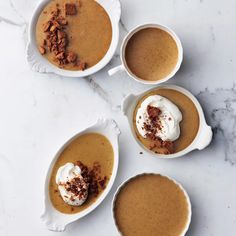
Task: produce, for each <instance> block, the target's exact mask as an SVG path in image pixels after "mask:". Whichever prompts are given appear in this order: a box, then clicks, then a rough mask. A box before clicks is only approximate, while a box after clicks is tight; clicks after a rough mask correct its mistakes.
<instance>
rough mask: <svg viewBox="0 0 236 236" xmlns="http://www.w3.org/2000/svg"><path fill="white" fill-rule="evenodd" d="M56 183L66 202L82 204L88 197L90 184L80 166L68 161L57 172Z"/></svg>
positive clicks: (76, 204) (73, 204) (74, 204)
mask: <svg viewBox="0 0 236 236" xmlns="http://www.w3.org/2000/svg"><path fill="white" fill-rule="evenodd" d="M56 183H57V185H58V189H59V192H60V194H61V197H62V199H63V200H64V202H65V203H67V204H69V205H72V206H80V205H82V204H83V203H84V202H85V201H86V199H87V197H88V185H87V184H86V183H85V181H84V178H83V176H82V175H81V169H80V167H79V166H77V165H74V164H73V163H66V164H65V165H64V166H61V167H60V168H59V169H58V171H57V174H56Z"/></svg>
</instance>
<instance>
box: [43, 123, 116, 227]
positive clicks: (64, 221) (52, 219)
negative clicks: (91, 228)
mask: <svg viewBox="0 0 236 236" xmlns="http://www.w3.org/2000/svg"><path fill="white" fill-rule="evenodd" d="M85 133H100V134H102V135H104V136H106V137H107V138H108V140H109V141H110V143H111V145H112V147H113V151H114V164H113V170H112V175H111V178H110V180H109V182H108V185H107V186H106V188H105V190H104V191H103V192H102V194H101V195H100V196H99V197H98V199H97V200H96V201H95V202H94V203H93V204H92V205H91V206H89V207H88V208H86V209H84V210H83V211H81V212H78V213H75V214H64V213H61V212H59V211H58V210H57V209H56V208H54V206H53V205H52V202H51V200H50V196H49V181H50V177H51V172H52V168H53V166H54V164H55V162H56V160H57V158H58V157H59V156H60V154H61V153H62V152H63V150H64V149H65V148H66V147H67V146H68V145H69V144H70V143H71V142H72V141H73V140H75V139H76V138H78V137H79V136H81V135H83V134H85ZM119 135H120V130H119V128H118V126H117V124H116V122H115V121H114V120H111V119H100V120H98V121H97V122H96V124H94V125H92V126H90V127H88V128H86V129H85V130H83V131H81V132H79V133H77V134H76V135H74V136H73V137H72V138H70V139H69V140H68V141H67V142H66V143H65V144H64V145H63V146H62V147H61V148H60V149H59V150H58V152H57V153H56V155H55V156H54V157H53V159H52V161H51V163H50V165H49V169H48V171H47V175H46V180H45V186H44V212H43V214H42V216H41V219H42V221H43V222H44V223H45V224H46V226H47V228H48V229H49V230H52V231H64V230H65V228H66V226H67V225H68V224H70V223H72V222H74V221H76V220H78V219H80V218H82V217H84V216H85V215H87V214H89V213H90V212H91V211H93V210H94V209H95V208H96V207H98V205H100V204H101V202H102V201H103V200H104V199H105V197H106V196H107V194H108V193H109V192H110V190H111V188H112V185H113V183H114V181H115V177H116V174H117V170H118V163H119V147H118V138H119Z"/></svg>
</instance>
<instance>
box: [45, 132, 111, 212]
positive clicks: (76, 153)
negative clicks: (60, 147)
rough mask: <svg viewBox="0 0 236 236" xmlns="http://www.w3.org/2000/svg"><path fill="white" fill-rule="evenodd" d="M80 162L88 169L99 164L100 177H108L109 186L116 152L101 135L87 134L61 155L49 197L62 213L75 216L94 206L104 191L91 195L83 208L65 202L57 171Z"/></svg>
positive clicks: (52, 179)
mask: <svg viewBox="0 0 236 236" xmlns="http://www.w3.org/2000/svg"><path fill="white" fill-rule="evenodd" d="M78 161H80V162H82V163H83V164H85V165H86V166H88V167H92V166H93V165H94V163H99V165H100V166H101V172H100V175H101V176H106V178H107V182H106V185H107V184H108V182H109V179H110V177H111V175H112V170H113V163H114V152H113V148H112V145H111V143H110V141H109V140H108V139H107V138H106V137H105V136H103V135H101V134H98V133H87V134H84V135H82V136H79V137H78V138H76V139H75V140H73V141H72V142H71V143H70V144H69V145H68V146H67V147H66V148H65V149H64V151H63V152H62V153H61V154H60V156H59V157H58V159H57V161H56V163H55V164H54V166H53V169H52V173H51V177H50V182H49V195H50V199H51V202H52V204H53V206H54V207H55V208H56V209H57V210H58V211H60V212H62V213H66V214H74V213H78V212H81V211H83V210H84V209H86V208H88V207H89V206H90V205H92V204H93V203H94V202H95V201H96V200H97V199H98V198H99V196H100V194H101V193H102V192H103V190H104V189H102V190H101V191H100V192H99V194H98V195H97V196H94V195H91V194H89V195H88V198H87V200H86V201H85V203H84V204H83V205H81V206H70V205H68V204H66V203H65V202H64V201H63V199H62V197H61V195H60V193H59V191H58V186H57V183H56V174H57V171H58V169H59V168H60V167H61V166H63V165H65V164H66V163H68V162H71V163H74V164H76V163H77V162H78Z"/></svg>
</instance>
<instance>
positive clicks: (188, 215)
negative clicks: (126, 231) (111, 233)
mask: <svg viewBox="0 0 236 236" xmlns="http://www.w3.org/2000/svg"><path fill="white" fill-rule="evenodd" d="M145 175H159V176H161V177H165V178H167V179H169V180H171V181H172V182H174V184H176V185H177V186H178V187H179V189H180V190H181V191H182V193H183V195H184V196H185V198H186V204H187V209H188V214H187V219H186V224H185V227H184V228H183V230H182V233H181V234H180V235H179V236H184V235H185V234H186V233H187V231H188V229H189V226H190V223H191V218H192V206H191V201H190V198H189V195H188V193H187V192H186V190H185V189H184V187H183V186H182V185H181V184H180V183H179V182H177V181H176V180H175V179H173V178H171V177H169V176H167V175H162V174H159V173H141V174H137V175H134V176H132V177H130V178H128V179H126V180H125V181H123V182H122V183H121V184H120V185H119V186H118V188H117V190H116V192H115V194H114V197H113V200H112V207H111V211H112V216H113V222H114V224H115V226H116V230H117V234H119V235H122V233H121V232H120V231H119V227H118V225H117V221H116V217H115V204H116V200H117V197H118V195H119V193H120V192H121V190H122V189H123V188H124V187H125V186H126V185H127V184H128V183H129V182H130V181H132V180H134V179H135V178H137V177H142V176H145ZM144 188H145V186H144ZM127 204H131V202H129V203H127ZM144 227H145V225H144Z"/></svg>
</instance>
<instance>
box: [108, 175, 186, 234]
mask: <svg viewBox="0 0 236 236" xmlns="http://www.w3.org/2000/svg"><path fill="white" fill-rule="evenodd" d="M113 210H114V218H115V222H116V225H117V228H118V230H119V231H120V233H121V234H122V235H124V236H143V235H148V236H152V235H153V236H154V235H155V236H156V235H158V236H180V235H183V233H184V231H185V229H186V228H187V226H188V223H189V212H190V209H189V204H188V202H187V198H186V196H185V193H184V192H183V190H182V189H181V188H180V187H179V186H178V185H177V184H176V183H175V182H174V181H172V180H170V179H169V178H167V177H164V176H161V175H158V174H144V175H139V176H136V177H134V178H132V179H131V180H129V181H128V182H127V183H125V184H124V185H123V186H122V187H121V189H120V191H119V193H118V194H117V196H116V199H115V202H114V209H113Z"/></svg>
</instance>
